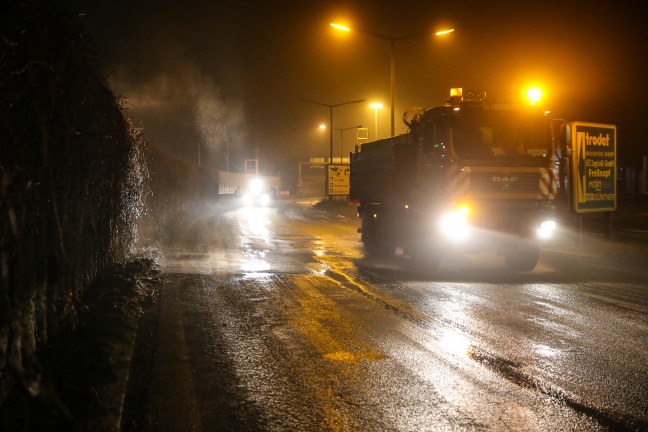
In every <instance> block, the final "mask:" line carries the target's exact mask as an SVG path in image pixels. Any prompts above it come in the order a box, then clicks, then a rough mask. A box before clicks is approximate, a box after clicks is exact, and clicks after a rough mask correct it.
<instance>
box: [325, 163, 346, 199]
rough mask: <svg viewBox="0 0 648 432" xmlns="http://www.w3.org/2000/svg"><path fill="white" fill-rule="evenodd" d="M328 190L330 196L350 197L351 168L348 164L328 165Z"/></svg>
mask: <svg viewBox="0 0 648 432" xmlns="http://www.w3.org/2000/svg"><path fill="white" fill-rule="evenodd" d="M326 173H327V175H326V190H327V191H328V194H329V195H349V185H350V178H351V166H350V165H348V164H328V165H326Z"/></svg>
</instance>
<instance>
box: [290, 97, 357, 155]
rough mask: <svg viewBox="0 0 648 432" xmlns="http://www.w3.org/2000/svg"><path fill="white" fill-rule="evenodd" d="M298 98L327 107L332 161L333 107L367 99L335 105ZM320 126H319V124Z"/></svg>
mask: <svg viewBox="0 0 648 432" xmlns="http://www.w3.org/2000/svg"><path fill="white" fill-rule="evenodd" d="M299 100H300V101H302V102H310V103H314V104H316V105H322V106H325V107H328V109H329V112H330V120H329V121H330V123H329V128H330V132H331V134H330V135H331V136H330V141H329V142H330V144H329V160H330V162H333V108H335V107H339V106H342V105H349V104H354V103H358V102H364V101H366V100H367V99H358V100H354V101H349V102H342V103H339V104H335V105H329V104H325V103H322V102H317V101H313V100H308V99H299ZM320 128H321V126H320Z"/></svg>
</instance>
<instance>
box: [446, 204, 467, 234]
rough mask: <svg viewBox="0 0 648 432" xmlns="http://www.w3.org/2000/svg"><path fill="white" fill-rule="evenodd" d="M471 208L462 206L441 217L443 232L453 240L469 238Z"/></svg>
mask: <svg viewBox="0 0 648 432" xmlns="http://www.w3.org/2000/svg"><path fill="white" fill-rule="evenodd" d="M469 215H470V207H469V206H467V205H461V206H458V207H457V208H455V209H454V210H452V211H450V212H448V213H446V214H445V215H443V216H442V217H441V232H442V233H443V234H444V235H445V236H446V237H448V238H450V239H452V240H463V239H465V238H466V237H468V228H469V227H468V216H469Z"/></svg>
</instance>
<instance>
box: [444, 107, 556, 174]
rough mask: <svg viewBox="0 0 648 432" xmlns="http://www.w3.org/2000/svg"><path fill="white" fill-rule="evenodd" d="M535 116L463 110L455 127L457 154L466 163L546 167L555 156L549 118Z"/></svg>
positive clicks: (454, 146)
mask: <svg viewBox="0 0 648 432" xmlns="http://www.w3.org/2000/svg"><path fill="white" fill-rule="evenodd" d="M534 114H535V115H531V113H524V112H521V111H512V110H482V109H470V108H469V109H463V110H461V111H460V112H459V113H458V114H457V115H456V117H455V118H454V122H453V125H452V135H453V137H452V144H453V148H454V151H455V154H456V155H457V156H458V157H459V158H460V159H464V160H466V159H469V160H477V161H478V160H483V161H484V162H486V161H488V162H489V163H493V162H495V161H498V162H500V163H502V164H505V165H508V164H516V165H519V164H523V165H531V166H546V165H547V164H548V162H549V159H550V158H552V156H553V155H552V151H551V132H550V128H549V122H548V120H547V119H546V117H544V116H542V115H539V114H537V113H534ZM498 164H499V163H498Z"/></svg>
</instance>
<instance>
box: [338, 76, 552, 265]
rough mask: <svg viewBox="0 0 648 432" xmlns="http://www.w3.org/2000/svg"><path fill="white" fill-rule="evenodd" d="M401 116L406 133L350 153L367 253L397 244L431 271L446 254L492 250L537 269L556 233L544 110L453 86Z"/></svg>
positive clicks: (352, 195)
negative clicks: (441, 98) (444, 96)
mask: <svg viewBox="0 0 648 432" xmlns="http://www.w3.org/2000/svg"><path fill="white" fill-rule="evenodd" d="M403 120H404V122H405V123H406V124H407V125H408V131H407V133H405V134H402V135H398V136H394V137H390V138H386V139H380V140H376V141H373V142H369V143H365V144H362V145H361V146H357V147H356V148H355V151H354V152H352V153H351V155H350V156H351V157H350V165H351V173H350V189H349V199H350V200H351V201H352V202H353V203H356V204H358V216H359V217H360V218H361V227H360V228H359V229H358V231H359V232H360V233H361V241H362V242H363V243H364V249H365V254H366V255H370V256H378V257H388V256H392V255H394V254H395V253H396V251H397V250H398V249H399V248H401V249H402V253H403V254H404V255H406V256H409V257H410V260H411V263H412V264H413V265H414V266H415V268H416V269H417V270H422V271H426V272H432V271H434V270H436V269H437V267H438V265H439V262H440V260H441V258H442V257H443V256H444V255H447V254H451V253H457V254H475V253H481V252H484V251H495V252H497V253H498V254H500V255H502V256H503V257H504V260H505V263H506V266H507V267H508V268H509V269H511V270H513V271H531V270H533V269H534V268H535V266H536V264H537V262H538V258H539V254H540V248H541V247H542V246H543V244H544V242H546V241H547V240H548V239H550V238H551V237H552V236H553V235H554V234H555V232H556V206H555V199H556V194H557V181H556V178H557V175H556V172H557V171H558V169H557V168H556V167H557V164H558V163H559V159H560V158H559V157H557V154H556V149H555V148H554V147H555V142H556V141H555V139H554V132H553V127H552V121H551V119H550V118H549V116H548V114H547V112H545V111H544V109H542V107H541V106H539V105H538V104H535V103H529V104H523V103H515V102H508V101H497V100H494V99H489V98H487V97H486V93H485V92H483V91H466V92H464V91H463V90H462V89H452V90H451V95H450V98H449V99H448V100H447V101H446V102H445V103H444V104H443V105H441V106H438V107H435V108H430V109H424V108H421V107H413V108H412V109H410V110H408V111H406V112H405V114H404V116H403Z"/></svg>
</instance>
